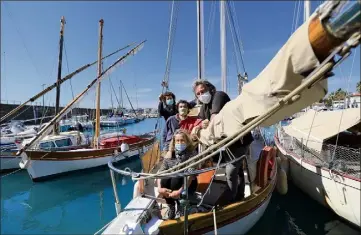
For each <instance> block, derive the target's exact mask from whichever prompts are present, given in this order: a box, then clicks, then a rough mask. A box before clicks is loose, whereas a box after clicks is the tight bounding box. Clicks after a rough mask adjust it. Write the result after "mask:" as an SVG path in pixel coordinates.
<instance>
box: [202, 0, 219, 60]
mask: <svg viewBox="0 0 361 235" xmlns="http://www.w3.org/2000/svg"><path fill="white" fill-rule="evenodd" d="M216 4H217V1H212V5H211V13H210V16H209V20H208V27H207V35H206V42H207V43H206V46H205V48H204V55H205V56H206V55H207V53H208V51H209V48H210V47H211V45H212V39H213V37H212V35H213V32H214V22H215V14H216Z"/></svg>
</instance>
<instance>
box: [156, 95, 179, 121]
mask: <svg viewBox="0 0 361 235" xmlns="http://www.w3.org/2000/svg"><path fill="white" fill-rule="evenodd" d="M158 114H159V116H160V117H163V118H164V120H165V121H167V120H168V118H169V117H170V116H173V115H176V114H177V108H176V103H175V95H174V94H173V93H172V92H169V91H168V92H165V93H163V94H161V95H160V96H159V104H158Z"/></svg>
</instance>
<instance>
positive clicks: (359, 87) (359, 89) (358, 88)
mask: <svg viewBox="0 0 361 235" xmlns="http://www.w3.org/2000/svg"><path fill="white" fill-rule="evenodd" d="M356 91H357V92H358V93H361V82H360V81H359V82H357V84H356Z"/></svg>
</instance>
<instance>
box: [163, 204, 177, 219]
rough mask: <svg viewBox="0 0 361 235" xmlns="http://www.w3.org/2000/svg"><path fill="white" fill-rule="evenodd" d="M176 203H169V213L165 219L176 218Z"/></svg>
mask: <svg viewBox="0 0 361 235" xmlns="http://www.w3.org/2000/svg"><path fill="white" fill-rule="evenodd" d="M175 212H176V211H175V205H168V213H167V214H166V218H165V219H174V218H175Z"/></svg>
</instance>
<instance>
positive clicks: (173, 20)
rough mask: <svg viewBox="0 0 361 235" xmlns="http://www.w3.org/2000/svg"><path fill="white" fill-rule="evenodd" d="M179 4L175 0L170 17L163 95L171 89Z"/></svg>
mask: <svg viewBox="0 0 361 235" xmlns="http://www.w3.org/2000/svg"><path fill="white" fill-rule="evenodd" d="M178 10H179V7H178V3H177V2H176V1H175V0H173V1H172V7H171V15H170V23H169V32H168V49H167V57H166V67H165V73H164V78H163V81H162V87H163V89H162V93H164V89H165V90H168V89H169V73H170V68H171V64H172V55H173V48H174V35H175V32H176V29H177V19H178Z"/></svg>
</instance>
